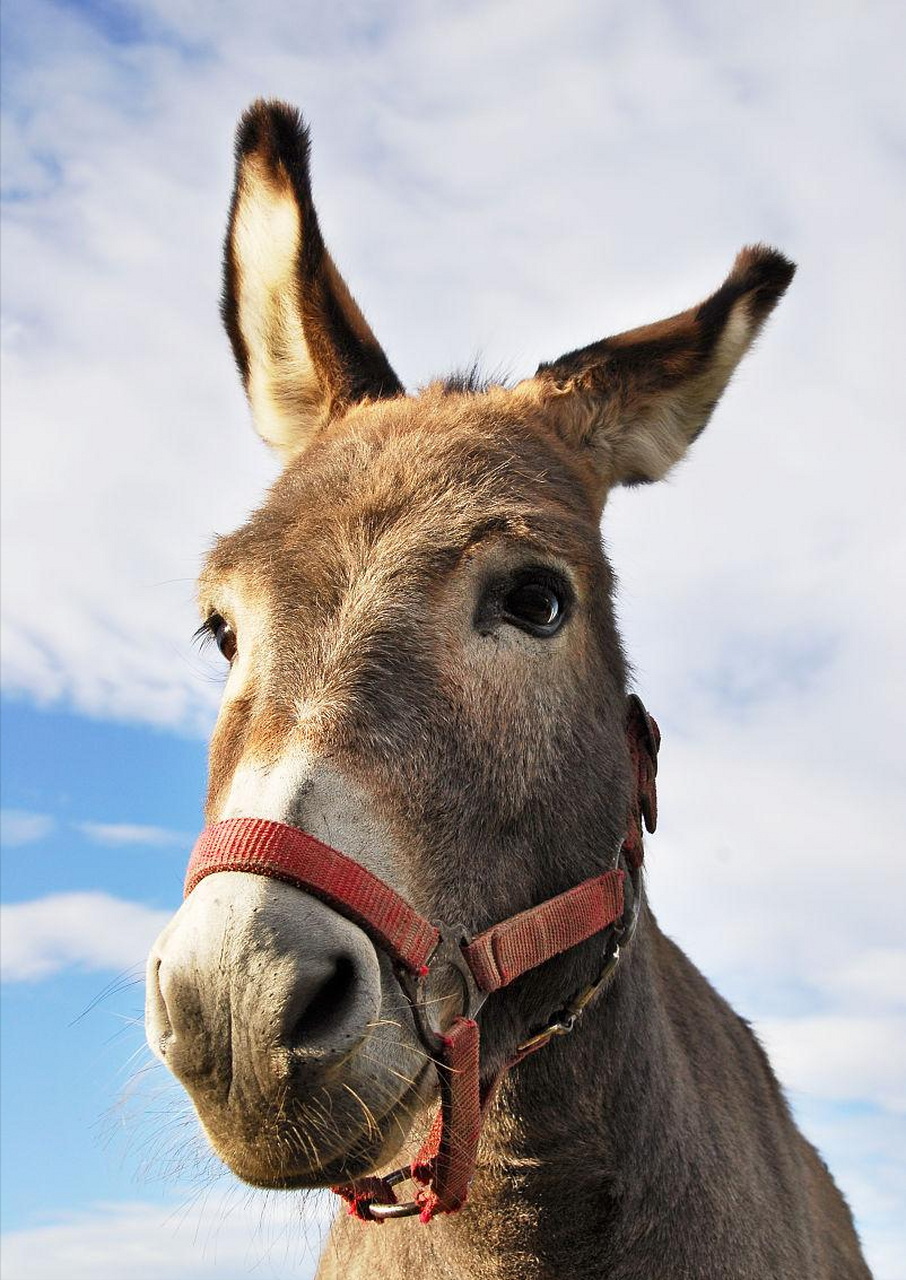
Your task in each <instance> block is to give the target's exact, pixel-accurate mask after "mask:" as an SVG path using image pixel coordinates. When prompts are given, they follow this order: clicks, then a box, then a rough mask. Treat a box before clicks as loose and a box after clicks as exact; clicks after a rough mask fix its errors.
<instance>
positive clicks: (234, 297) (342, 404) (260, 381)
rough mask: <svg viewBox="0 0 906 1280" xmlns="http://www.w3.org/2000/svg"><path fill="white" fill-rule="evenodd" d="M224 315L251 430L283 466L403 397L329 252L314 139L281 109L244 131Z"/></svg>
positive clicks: (272, 105) (251, 116)
mask: <svg viewBox="0 0 906 1280" xmlns="http://www.w3.org/2000/svg"><path fill="white" fill-rule="evenodd" d="M221 314H222V316H223V321H224V324H225V326H226V330H227V333H228V334H229V338H230V342H231V343H232V346H233V354H234V355H235V357H236V363H237V364H238V366H239V371H240V373H241V375H242V380H243V384H244V386H245V389H246V392H247V394H248V397H249V401H250V403H251V407H252V415H253V417H254V420H255V426H256V429H257V430H258V432H259V434H260V435H261V436H263V438H264V439H265V440H266V441H267V442H268V443H269V444H272V445H274V446H275V448H277V449H278V450H279V451H280V452H281V453H283V454H284V455H285V456H292V455H293V454H295V453H297V452H298V451H299V450H300V449H301V448H304V447H305V445H306V444H307V443H308V442H309V440H310V439H311V437H312V435H313V434H314V432H315V431H316V430H317V429H318V428H319V427H320V426H322V425H323V424H324V423H326V422H328V421H329V420H330V419H331V418H333V417H336V416H337V415H338V414H340V413H342V412H343V411H344V410H345V409H346V408H348V407H349V405H351V404H354V403H356V402H357V401H360V400H364V399H378V398H380V397H383V396H394V395H399V394H401V393H402V390H403V388H402V386H401V385H400V382H399V379H398V378H397V376H396V374H395V373H394V372H393V369H392V368H391V367H390V364H389V362H388V360H387V357H386V356H385V355H384V352H383V351H382V349H381V347H380V345H379V344H378V342H377V339H376V338H375V336H374V334H373V333H372V332H371V329H370V328H369V327H368V324H367V323H366V321H365V318H364V316H363V315H362V313H361V311H360V310H359V308H358V306H357V305H356V303H355V300H354V299H353V297H352V295H351V294H350V292H349V290H348V288H347V287H346V284H345V282H344V281H343V278H342V276H341V275H340V274H339V272H338V271H337V269H336V267H335V266H334V264H333V260H332V259H331V257H330V254H329V253H328V252H327V250H326V248H325V247H324V241H323V239H322V237H321V230H320V227H319V225H318V217H317V214H316V212H315V207H314V203H313V201H312V196H311V184H310V180H309V136H308V129H307V128H306V126H305V124H304V122H303V120H302V117H301V115H300V114H299V112H298V111H297V110H296V109H295V108H294V107H290V106H287V105H286V104H285V103H282V102H264V101H259V102H256V103H254V104H253V105H252V106H251V107H250V108H249V109H248V110H247V111H246V112H245V114H244V115H243V117H242V119H241V121H240V122H239V128H238V130H237V133H236V180H235V187H234V190H233V199H232V203H231V205H230V217H229V226H228V228H227V236H226V243H225V246H224V279H223V298H222V304H221Z"/></svg>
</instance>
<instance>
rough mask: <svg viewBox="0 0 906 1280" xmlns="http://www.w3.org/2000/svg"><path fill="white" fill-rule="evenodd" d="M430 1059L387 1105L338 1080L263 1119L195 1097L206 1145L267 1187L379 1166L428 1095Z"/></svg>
mask: <svg viewBox="0 0 906 1280" xmlns="http://www.w3.org/2000/svg"><path fill="white" fill-rule="evenodd" d="M432 1074H433V1068H432V1064H431V1063H430V1062H426V1063H424V1064H423V1066H422V1069H421V1071H420V1072H419V1073H418V1075H417V1076H416V1077H415V1079H414V1080H413V1082H412V1084H411V1085H410V1086H409V1087H408V1088H407V1089H406V1090H405V1091H404V1092H403V1093H402V1094H401V1095H400V1096H399V1097H398V1098H397V1099H396V1100H395V1101H393V1102H392V1103H391V1104H390V1105H389V1106H387V1103H386V1097H384V1098H382V1100H381V1101H382V1103H383V1107H384V1109H383V1110H381V1106H380V1104H379V1103H377V1102H375V1101H373V1102H372V1103H371V1104H369V1102H368V1101H367V1099H366V1098H364V1097H362V1096H361V1095H360V1091H359V1090H356V1089H353V1088H352V1087H351V1086H349V1085H344V1084H342V1083H340V1084H338V1085H337V1086H336V1087H335V1088H331V1090H330V1092H329V1093H328V1092H327V1090H325V1091H324V1095H323V1096H322V1097H314V1098H309V1099H307V1100H306V1101H305V1102H301V1101H300V1102H297V1103H296V1105H295V1106H293V1104H292V1103H291V1102H289V1103H288V1105H287V1103H284V1105H283V1107H281V1108H280V1111H281V1112H282V1114H277V1115H273V1116H270V1117H267V1118H266V1120H265V1121H264V1122H263V1123H261V1124H257V1125H256V1124H255V1122H254V1119H253V1118H251V1117H249V1116H248V1115H247V1114H246V1115H244V1116H243V1117H242V1118H241V1119H240V1120H237V1117H235V1116H231V1115H226V1116H224V1115H223V1114H222V1113H221V1114H219V1115H217V1116H216V1117H211V1116H206V1115H204V1114H203V1112H202V1109H201V1108H200V1107H198V1104H197V1103H196V1110H197V1111H198V1114H199V1119H200V1120H201V1123H202V1126H203V1128H204V1130H205V1133H206V1134H207V1136H208V1138H209V1140H210V1142H211V1145H212V1146H213V1147H214V1150H215V1151H216V1152H217V1154H218V1155H219V1156H220V1158H221V1159H222V1160H223V1161H224V1162H225V1163H226V1164H227V1165H228V1166H229V1168H230V1169H231V1170H232V1172H233V1173H234V1174H235V1175H236V1177H238V1178H240V1179H241V1180H242V1181H243V1182H245V1183H248V1184H249V1185H250V1186H254V1187H260V1188H263V1189H265V1190H274V1191H281V1190H283V1191H286V1190H306V1189H315V1188H317V1187H327V1186H331V1185H333V1184H334V1183H337V1182H344V1181H349V1180H352V1179H354V1178H361V1177H365V1176H367V1175H369V1174H373V1173H376V1172H378V1170H380V1169H383V1168H384V1167H385V1166H387V1165H388V1164H390V1162H391V1161H392V1160H393V1159H394V1157H395V1156H396V1154H397V1152H398V1151H399V1150H400V1149H401V1148H402V1147H403V1146H404V1144H405V1143H406V1141H407V1139H408V1136H409V1131H410V1129H411V1128H412V1126H413V1121H414V1120H415V1119H417V1117H418V1115H419V1113H420V1112H421V1111H422V1110H423V1109H424V1107H425V1106H426V1104H427V1103H428V1102H429V1101H430V1095H431V1093H432V1091H433V1090H432V1088H431V1086H432V1084H433V1081H432V1080H431V1076H432Z"/></svg>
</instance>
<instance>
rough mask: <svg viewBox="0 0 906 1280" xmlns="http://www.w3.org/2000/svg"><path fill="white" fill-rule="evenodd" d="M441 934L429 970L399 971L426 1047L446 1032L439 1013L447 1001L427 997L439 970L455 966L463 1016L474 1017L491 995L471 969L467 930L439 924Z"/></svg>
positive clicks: (438, 929) (431, 955) (428, 1047)
mask: <svg viewBox="0 0 906 1280" xmlns="http://www.w3.org/2000/svg"><path fill="white" fill-rule="evenodd" d="M436 928H437V931H438V933H439V934H440V937H439V938H438V940H437V945H436V946H435V948H434V950H433V951H432V952H431V954H430V956H429V957H428V962H427V964H426V965H425V969H426V972H425V973H424V974H421V975H419V976H418V977H416V976H414V975H413V974H411V973H410V972H409V971H408V970H398V972H397V978H398V979H399V983H400V986H401V987H402V988H403V993H404V995H405V996H406V999H407V1000H408V1001H409V1005H410V1007H411V1009H412V1016H413V1017H414V1018H415V1025H416V1029H417V1031H418V1034H419V1036H420V1037H421V1039H422V1042H423V1043H424V1045H425V1048H427V1049H430V1048H431V1046H432V1044H433V1042H434V1041H436V1040H437V1039H438V1037H439V1036H441V1035H443V1031H444V1028H443V1027H442V1026H441V1025H440V1021H439V1018H438V1017H437V1016H436V1015H437V1012H438V1010H439V1008H440V1007H441V1006H442V1005H443V1004H444V1003H445V998H444V996H443V995H440V996H438V997H437V998H436V999H434V998H432V999H430V1000H429V999H428V998H427V992H428V983H429V981H430V979H431V978H432V977H433V976H435V975H436V973H437V971H438V969H441V968H448V969H452V970H453V971H454V972H455V974H456V975H457V977H458V978H459V981H460V985H461V988H462V995H463V1002H462V1014H461V1016H462V1017H464V1018H474V1017H475V1015H476V1014H477V1013H478V1010H479V1009H480V1008H481V1006H482V1005H483V1004H484V1002H485V1000H486V999H487V998H488V993H487V992H486V991H482V990H481V988H480V987H479V986H478V983H477V982H476V981H475V975H474V974H473V973H472V970H471V969H470V968H469V962H468V960H467V959H466V956H465V953H464V951H463V947H464V946H466V945H467V944H468V943H469V942H470V941H471V936H470V934H469V932H468V930H467V929H466V928H465V927H464V926H463V925H461V924H454V925H450V924H439V925H437V926H436Z"/></svg>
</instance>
